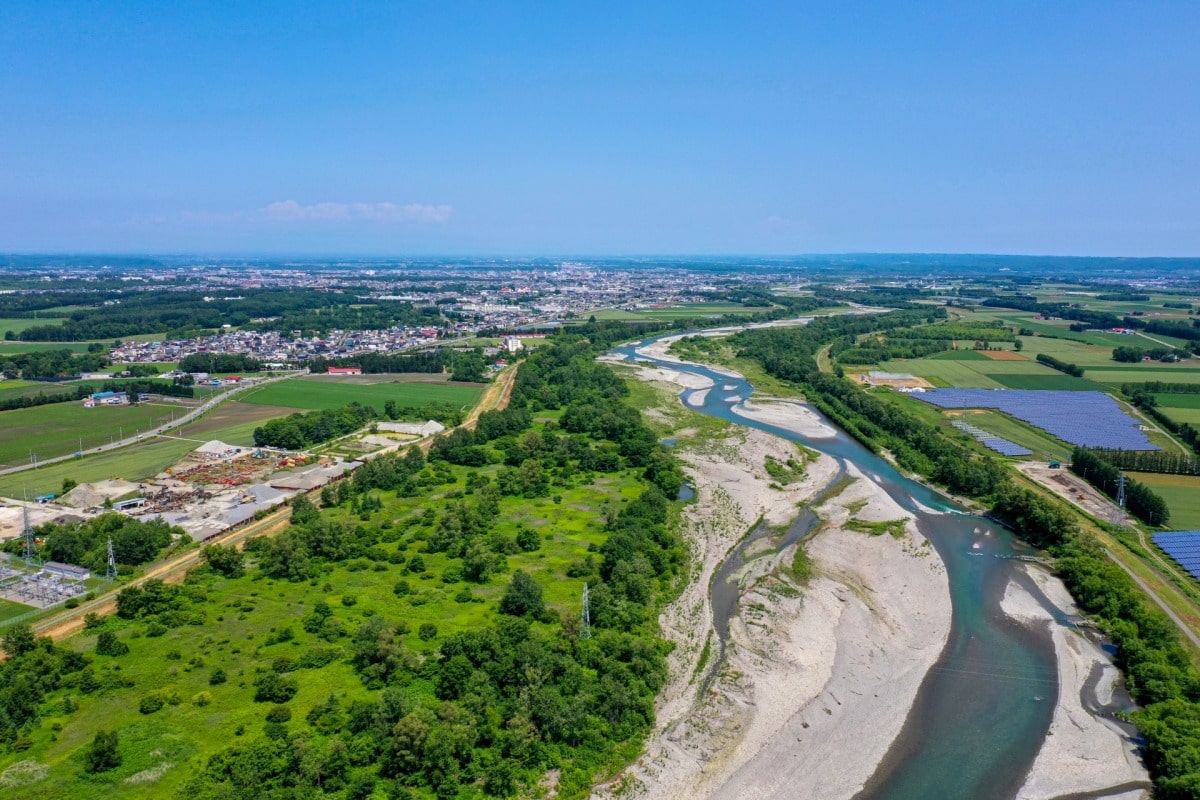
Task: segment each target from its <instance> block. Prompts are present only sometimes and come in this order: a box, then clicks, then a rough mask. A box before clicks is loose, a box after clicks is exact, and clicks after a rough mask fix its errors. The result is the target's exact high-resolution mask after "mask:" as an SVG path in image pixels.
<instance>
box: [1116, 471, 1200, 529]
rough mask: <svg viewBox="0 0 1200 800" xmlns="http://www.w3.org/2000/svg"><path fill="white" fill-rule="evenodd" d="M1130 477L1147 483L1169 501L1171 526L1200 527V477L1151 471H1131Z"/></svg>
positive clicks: (1180, 527) (1177, 527)
mask: <svg viewBox="0 0 1200 800" xmlns="http://www.w3.org/2000/svg"><path fill="white" fill-rule="evenodd" d="M1128 474H1129V477H1131V478H1133V479H1134V480H1136V481H1139V482H1141V483H1144V484H1146V485H1147V486H1149V487H1150V488H1151V489H1153V490H1154V491H1155V492H1157V493H1158V494H1159V495H1161V496H1162V499H1163V500H1166V501H1167V508H1169V509H1170V510H1171V519H1170V522H1169V524H1168V527H1169V528H1172V529H1174V530H1197V529H1200V477H1196V476H1191V475H1159V474H1157V473H1151V472H1130V473H1128Z"/></svg>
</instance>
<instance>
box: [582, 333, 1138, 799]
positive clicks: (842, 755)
mask: <svg viewBox="0 0 1200 800" xmlns="http://www.w3.org/2000/svg"><path fill="white" fill-rule="evenodd" d="M671 341H672V339H671V338H668V339H663V340H659V341H656V342H653V343H651V344H649V345H648V346H647V347H645V348H642V349H639V350H638V351H637V352H638V354H639V355H644V356H647V357H653V358H659V359H661V358H663V356H666V359H665V360H668V361H676V362H678V361H679V359H677V358H675V357H673V356H670V355H669V354H668V353H667V348H668V347H669V346H670V343H671ZM630 371H631V372H632V373H633V374H634V375H635V376H636V377H637V378H638V379H640V380H643V381H646V382H648V383H649V384H650V385H651V386H653V387H654V388H655V390H656V392H657V394H658V397H659V400H660V403H659V405H658V406H657V407H656V408H652V409H650V410H649V411H648V412H647V414H648V417H650V418H651V419H654V420H657V421H658V422H659V423H660V424H665V425H668V426H670V425H674V426H676V427H679V428H682V430H676V431H675V432H674V435H675V436H676V437H678V439H677V441H678V444H677V447H676V455H677V457H678V458H679V459H680V460H681V461H682V462H683V463H684V464H685V471H686V473H687V474H688V477H689V479H690V480H691V481H692V483H693V485H694V488H695V492H696V500H695V502H694V503H693V504H692V505H691V506H689V508H688V509H687V511H686V512H685V514H684V529H683V532H684V535H685V537H686V538H687V539H688V541H689V544H690V545H691V548H692V559H693V561H692V567H691V581H690V582H689V584H688V586H687V588H686V589H685V591H684V594H683V595H682V596H681V597H680V598H678V599H677V600H676V601H675V602H674V603H672V604H671V605H670V606H669V607H668V608H667V610H666V611H665V612H664V613H663V615H662V617H661V619H660V622H661V624H662V626H663V629H664V631H665V633H666V635H667V637H668V638H669V639H670V640H671V641H673V642H674V643H675V644H676V645H677V647H676V650H675V651H674V652H673V653H672V654H671V656H670V658H669V662H668V664H669V667H670V671H671V678H670V680H669V682H668V684H667V687H666V688H665V690H664V691H663V693H662V694H661V695H660V697H659V702H658V706H659V709H658V721H657V725H656V728H655V732H654V734H653V736H652V738H651V740H650V742H649V744H648V747H647V749H646V752H645V755H644V756H643V757H642V758H641V759H639V760H638V761H637V762H636V763H635V764H634V765H633V766H632V767H631V768H630V769H629V770H627V771H626V772H625V773H623V774H622V775H621V776H620V777H618V778H617V779H615V780H614V781H612V782H611V783H610V784H608V785H607V786H605V787H602V789H601V790H600V791H599V792H598V796H600V797H617V796H622V797H628V796H637V797H646V798H694V797H706V798H742V797H764V798H766V797H777V798H789V800H790V799H791V798H808V797H811V798H822V799H823V800H828V799H831V798H852V797H854V796H855V795H856V794H857V793H858V792H859V791H860V790H861V789H862V788H863V786H864V784H865V783H866V782H867V781H868V779H869V778H870V777H871V776H872V774H873V773H874V772H875V770H876V768H877V767H878V766H879V764H880V763H881V761H882V760H883V758H884V756H885V754H886V753H887V752H888V750H889V747H890V746H891V745H892V743H893V741H894V740H895V739H896V737H897V735H898V734H899V733H900V731H901V728H902V727H903V726H904V723H905V720H906V719H907V717H908V715H909V711H910V709H911V708H912V705H913V700H914V698H915V697H916V695H917V691H918V689H919V687H920V685H921V682H922V680H923V679H924V677H925V675H926V673H927V672H928V671H929V669H930V668H931V667H932V666H933V665H934V663H935V662H936V661H937V659H938V657H939V655H940V653H941V650H942V646H943V645H944V643H945V641H946V638H947V635H948V633H949V630H950V620H951V601H950V595H949V589H948V584H947V580H946V575H945V567H944V565H943V563H942V561H941V559H940V558H939V556H938V555H937V553H936V551H935V550H934V548H933V547H931V546H929V542H928V541H926V540H925V539H924V537H923V536H922V535H921V533H920V531H919V530H918V529H917V527H916V525H915V524H914V522H913V518H912V515H911V514H909V513H907V512H906V511H905V510H904V509H902V508H901V507H900V506H898V505H897V504H896V503H895V502H894V501H893V500H892V499H891V498H890V497H889V496H888V495H887V494H886V493H885V492H884V491H883V489H882V488H881V487H880V486H878V485H877V484H876V483H875V482H874V481H872V480H870V479H868V478H866V477H864V476H863V475H862V474H861V473H860V472H859V471H858V470H857V469H856V468H855V467H854V465H852V464H851V465H847V470H846V474H845V475H843V476H841V477H840V478H838V479H837V480H836V481H835V482H834V485H832V486H830V482H831V481H834V479H835V476H837V474H838V466H837V463H836V461H835V460H834V459H833V458H831V457H830V456H827V455H823V454H812V457H811V460H810V461H808V463H807V465H806V469H805V472H804V474H803V476H799V475H797V476H796V480H794V481H792V482H788V483H784V482H783V481H781V480H780V479H779V477H778V475H779V473H778V470H770V471H769V465H770V464H772V463H774V464H776V465H777V464H780V463H787V462H788V460H789V459H794V458H795V457H796V455H797V452H798V451H799V450H800V448H798V447H797V446H796V445H795V444H794V443H792V442H790V441H787V440H785V439H782V438H780V437H776V436H773V435H771V434H768V433H766V432H763V431H760V430H757V429H754V428H746V427H743V426H736V427H735V426H728V427H726V428H725V429H724V430H722V431H720V432H717V433H713V432H709V433H707V434H706V435H703V436H692V437H689V434H694V433H695V429H694V428H692V429H690V430H689V429H688V427H687V426H688V425H689V423H690V422H692V421H693V420H694V416H691V415H693V414H694V412H691V411H690V409H688V408H687V406H684V405H683V404H682V403H680V400H679V399H678V397H677V395H678V393H679V392H680V390H681V389H691V390H695V391H696V393H699V392H703V391H706V390H709V391H717V390H718V389H715V388H714V387H713V386H712V382H711V381H709V380H708V379H706V378H704V377H703V376H700V375H697V374H695V373H690V372H687V371H686V370H685V369H684V368H682V366H681V368H680V369H679V370H673V369H666V368H661V367H657V366H651V365H649V364H646V363H639V364H634V365H632V368H631V370H630ZM739 377H740V376H739ZM694 396H695V395H693V397H694ZM702 402H703V401H702V400H700V401H696V402H694V403H689V404H688V405H695V406H698V405H700V404H701V403H702ZM681 412H682V413H681ZM734 412H735V413H736V414H738V415H740V416H744V417H747V418H751V419H757V420H759V421H762V422H766V423H769V424H771V425H774V426H777V427H780V428H783V429H786V430H789V431H792V432H793V433H796V434H798V435H800V436H802V437H804V438H805V439H811V440H819V439H821V438H828V437H830V436H833V435H835V433H836V432H835V431H834V430H833V429H832V428H830V427H829V426H828V425H826V424H825V423H824V422H823V421H822V420H821V419H820V418H818V417H817V415H816V414H814V413H813V412H812V411H811V410H810V409H809V408H808V407H806V406H804V405H801V404H798V403H796V402H787V401H763V400H761V399H760V400H757V401H756V402H754V403H748V402H746V403H739V404H737V405H736V406H735V407H734ZM809 452H810V453H811V451H809ZM772 472H774V473H775V474H772ZM822 490H824V491H822ZM814 499H815V502H817V503H818V505H817V507H816V509H815V511H816V513H817V516H818V519H819V520H820V527H819V529H818V530H817V531H816V532H815V533H814V534H813V535H812V536H810V537H809V538H808V539H807V540H806V541H805V542H801V543H797V544H794V545H791V546H789V547H787V548H784V549H783V550H779V551H777V550H776V548H774V547H772V546H771V544H770V543H769V542H764V543H763V546H762V547H754V548H752V552H750V553H748V554H747V558H746V561H747V563H746V565H745V566H744V567H743V568H742V570H741V571H740V572H739V574H738V575H737V580H738V582H739V585H740V591H741V596H740V600H739V603H738V606H737V610H736V613H735V615H734V616H733V618H732V619H731V620H730V622H729V637H728V644H727V649H726V651H725V653H724V659H725V661H724V663H722V664H720V668H719V671H718V672H717V673H716V674H715V675H714V676H713V677H712V681H711V683H709V682H707V681H706V676H707V675H708V673H709V672H710V671H711V669H712V667H713V660H714V659H716V658H719V657H720V655H721V654H720V653H719V650H720V643H719V642H718V640H717V637H716V635H715V632H714V630H713V611H712V605H711V593H710V584H711V582H712V579H713V576H714V575H715V574H716V572H717V570H718V569H719V567H720V565H721V563H722V562H723V561H724V559H725V558H726V557H727V555H728V554H729V553H730V552H731V551H732V550H733V549H734V548H735V547H736V546H737V544H738V542H739V541H740V540H741V538H742V537H743V536H744V535H745V534H746V532H747V531H748V530H750V529H751V528H752V527H753V526H755V524H756V522H757V521H759V520H762V521H764V522H765V523H767V524H770V525H774V526H785V525H787V524H788V523H789V522H791V521H792V519H793V518H794V517H795V516H796V514H797V509H798V506H799V505H803V504H804V503H806V502H807V501H810V500H814ZM880 534H890V535H880ZM1029 572H1030V573H1031V574H1032V575H1033V577H1034V579H1035V581H1036V584H1037V586H1038V587H1039V588H1041V590H1042V592H1043V594H1044V595H1045V596H1046V597H1048V598H1050V600H1052V601H1053V602H1054V603H1055V604H1057V605H1058V606H1059V608H1060V609H1061V610H1062V612H1063V613H1064V614H1065V613H1073V612H1074V611H1075V609H1074V606H1073V604H1072V603H1071V602H1070V596H1069V594H1068V593H1067V592H1066V590H1065V588H1064V587H1063V585H1062V583H1061V582H1060V581H1058V580H1057V579H1056V578H1054V577H1052V576H1051V575H1049V573H1047V572H1046V571H1045V570H1044V569H1042V568H1041V567H1039V566H1035V565H1030V566H1029ZM1003 608H1004V611H1005V612H1006V613H1008V614H1009V615H1010V616H1012V617H1013V618H1014V619H1018V620H1021V621H1022V622H1024V623H1025V624H1029V625H1039V626H1045V625H1050V627H1051V629H1052V631H1053V637H1054V644H1055V654H1056V657H1057V660H1058V664H1059V669H1058V674H1059V682H1060V690H1059V701H1058V705H1057V706H1056V709H1055V713H1054V719H1053V723H1052V727H1051V731H1050V733H1052V734H1053V735H1051V736H1048V738H1047V740H1046V743H1045V744H1044V746H1043V747H1042V750H1041V752H1040V753H1039V755H1038V757H1037V759H1036V761H1035V763H1034V765H1033V768H1032V769H1031V771H1030V773H1029V775H1028V776H1027V778H1026V781H1025V784H1024V786H1023V787H1022V788H1021V790H1020V792H1019V793H1018V797H1021V798H1031V799H1033V798H1038V799H1039V800H1040V799H1041V798H1047V799H1048V798H1053V797H1058V796H1061V795H1066V794H1073V793H1082V792H1097V791H1104V790H1107V789H1110V788H1111V787H1118V786H1127V787H1128V789H1129V791H1128V792H1126V793H1124V794H1121V795H1119V796H1121V797H1128V798H1134V797H1140V796H1143V795H1144V794H1145V787H1148V786H1149V782H1148V777H1147V774H1146V771H1145V768H1144V767H1143V766H1142V764H1141V763H1140V761H1139V759H1138V757H1137V755H1136V753H1135V752H1134V749H1133V747H1132V745H1131V744H1130V743H1129V742H1128V741H1127V738H1128V737H1127V735H1126V733H1125V732H1124V731H1122V730H1121V729H1120V728H1118V727H1117V726H1116V725H1115V724H1113V723H1112V722H1111V721H1109V720H1107V719H1106V718H1105V716H1104V714H1103V711H1102V709H1100V708H1097V707H1096V706H1097V703H1095V702H1088V698H1089V697H1090V698H1093V699H1098V700H1099V705H1103V703H1104V702H1105V701H1106V700H1107V699H1108V698H1110V697H1111V693H1112V690H1113V685H1114V682H1115V681H1116V680H1117V678H1118V677H1119V676H1118V673H1117V671H1116V669H1115V668H1114V667H1113V666H1112V664H1111V662H1110V661H1109V660H1108V658H1107V656H1106V654H1105V653H1104V652H1103V651H1102V650H1101V649H1100V648H1099V647H1097V646H1095V645H1094V644H1093V643H1091V642H1090V641H1088V640H1087V639H1085V638H1084V637H1082V636H1077V635H1075V634H1071V633H1067V632H1066V631H1065V630H1064V629H1063V628H1062V627H1061V626H1060V625H1058V624H1057V623H1055V622H1054V621H1053V620H1052V618H1051V615H1050V614H1049V613H1048V612H1047V611H1046V610H1045V609H1044V607H1043V606H1042V605H1039V603H1038V602H1037V601H1035V600H1034V599H1033V597H1032V596H1030V595H1029V593H1028V592H1027V591H1026V590H1024V589H1022V588H1021V587H1019V586H1016V585H1015V584H1013V585H1010V590H1009V592H1008V593H1007V594H1006V596H1005V602H1004V603H1003Z"/></svg>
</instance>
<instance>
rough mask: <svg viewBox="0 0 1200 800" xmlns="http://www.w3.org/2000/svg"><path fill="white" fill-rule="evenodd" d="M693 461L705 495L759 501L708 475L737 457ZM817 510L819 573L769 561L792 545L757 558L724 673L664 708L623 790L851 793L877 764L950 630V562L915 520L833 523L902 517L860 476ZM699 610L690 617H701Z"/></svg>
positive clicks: (659, 794)
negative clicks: (877, 529) (800, 578)
mask: <svg viewBox="0 0 1200 800" xmlns="http://www.w3.org/2000/svg"><path fill="white" fill-rule="evenodd" d="M752 433H753V434H755V435H754V437H753V438H754V439H757V437H758V436H760V435H761V434H757V432H752ZM767 438H768V439H774V437H767ZM775 441H779V440H775ZM693 466H694V467H702V468H701V469H693V470H692V472H693V473H695V474H697V476H703V477H697V478H696V480H697V490H698V492H699V493H700V496H701V497H703V496H704V495H705V494H711V493H713V492H714V489H715V490H716V496H717V497H718V498H720V497H721V496H722V495H721V494H720V493H721V492H723V491H725V490H727V495H726V496H727V497H728V498H729V500H730V501H732V502H734V503H736V504H737V506H738V507H739V509H740V508H741V507H742V505H743V504H745V505H746V506H747V507H748V508H753V507H754V503H755V501H756V500H758V499H759V498H760V497H761V495H760V494H754V493H750V492H745V493H744V491H743V488H742V487H743V484H744V483H745V480H744V478H743V479H742V480H740V481H739V480H734V478H735V476H734V475H731V474H728V472H726V473H725V474H711V473H710V469H713V470H715V469H724V470H732V469H735V465H726V466H724V467H720V466H719V465H718V464H695V465H693ZM851 469H853V468H851ZM851 509H853V511H851ZM775 510H776V513H777V514H778V516H779V517H783V518H787V517H789V516H791V515H792V514H793V513H794V510H793V509H785V508H779V507H776V509H775ZM743 513H744V512H743ZM819 513H820V515H821V517H822V518H823V519H825V520H827V523H826V525H825V527H824V528H823V529H822V530H821V532H820V533H818V534H817V535H816V536H815V537H814V538H813V539H812V540H811V542H810V543H809V544H808V550H809V553H810V555H811V556H812V558H813V561H814V562H815V565H816V575H815V576H814V577H813V578H812V579H811V580H810V581H809V582H808V584H807V585H806V586H805V587H803V589H802V592H801V593H799V594H798V593H797V592H796V591H795V589H794V588H791V589H789V586H791V584H790V583H789V582H788V579H785V578H782V577H780V575H779V573H778V572H777V571H776V570H775V569H774V567H775V565H777V564H778V563H779V562H780V561H781V560H783V561H786V560H787V559H790V548H789V551H788V552H786V553H784V554H783V558H782V559H781V558H780V557H779V556H765V557H763V558H762V559H760V560H759V561H757V562H752V563H753V565H754V566H753V568H752V569H750V571H751V572H753V573H755V574H756V575H757V578H756V580H755V582H754V584H753V585H752V586H750V587H748V588H747V590H746V594H745V595H744V596H743V599H742V603H741V606H740V608H741V611H740V613H739V615H738V616H737V617H735V619H734V620H733V621H732V624H731V637H732V641H731V643H730V647H729V657H728V662H727V663H726V665H725V667H724V669H723V670H722V673H721V676H720V678H719V679H718V681H717V683H716V685H715V686H714V687H713V690H712V691H711V692H710V693H709V694H708V695H707V696H706V697H704V698H702V702H700V703H698V704H695V705H694V706H693V705H692V704H691V703H690V702H689V700H690V698H687V697H685V698H682V701H681V702H676V703H675V704H674V705H673V706H669V707H664V708H663V711H664V712H666V711H668V708H670V709H671V710H675V709H678V708H679V707H680V706H682V707H684V708H685V709H687V713H686V714H685V715H684V716H682V717H678V718H677V717H675V716H673V715H669V714H667V713H663V714H662V716H661V717H660V729H659V731H658V732H657V733H656V735H655V736H654V737H653V739H652V741H651V742H650V745H649V749H648V752H647V755H646V756H645V757H644V758H642V759H641V760H640V761H639V762H638V763H637V764H635V765H634V766H633V767H632V768H631V770H629V773H630V774H629V777H627V778H626V780H625V783H624V785H625V786H626V787H627V791H630V796H638V797H652V798H681V799H682V798H689V800H690V799H691V798H700V797H721V798H750V797H753V798H781V800H782V799H783V798H787V800H792V799H793V798H822V800H825V799H826V798H850V797H852V796H853V795H854V794H855V793H856V792H857V791H858V790H859V788H861V786H862V785H863V784H864V782H865V781H866V780H867V779H868V778H869V777H870V776H871V774H872V773H873V772H874V770H875V768H876V766H877V765H878V763H879V762H880V760H882V758H883V756H884V754H885V753H886V752H887V750H888V748H889V746H890V745H891V742H892V740H893V739H894V738H895V737H896V735H897V734H898V733H899V731H900V729H901V727H902V726H903V724H904V721H905V718H906V717H907V715H908V711H909V709H910V708H911V705H912V702H913V699H914V698H915V696H916V693H917V689H918V688H919V686H920V683H921V681H922V679H923V678H924V676H925V673H926V672H927V670H928V669H929V667H930V666H931V665H932V664H933V662H934V661H935V660H936V659H937V657H938V655H939V654H940V652H941V649H942V646H943V645H944V643H945V640H946V636H947V635H948V633H949V629H950V599H949V592H948V587H947V581H946V576H945V570H944V567H943V565H942V563H941V560H940V559H939V558H938V557H937V555H936V553H935V552H934V551H933V549H932V548H931V547H928V546H926V544H925V541H924V539H923V537H921V536H920V534H919V533H917V531H916V530H915V527H914V526H913V525H912V524H911V523H910V524H909V525H908V526H907V530H906V533H905V535H904V536H903V538H901V539H896V538H893V537H891V536H887V535H883V536H869V535H866V534H861V533H855V532H851V531H848V530H845V529H843V528H842V527H841V526H842V525H843V524H844V523H845V522H846V521H847V520H848V519H849V518H850V517H851V516H854V517H855V518H857V519H860V520H864V521H884V520H895V519H900V518H904V517H908V515H907V514H905V513H904V511H903V510H902V509H901V508H900V507H899V506H897V505H896V504H895V503H894V502H893V501H892V500H891V499H890V498H889V497H888V496H887V495H886V494H885V493H884V492H883V491H882V490H881V489H880V488H879V487H878V486H877V485H876V484H874V483H873V482H871V481H868V480H864V479H862V478H861V476H859V477H858V479H857V480H855V481H854V483H852V484H851V485H850V486H849V487H848V488H846V489H845V490H844V491H843V492H842V493H841V494H839V495H838V496H837V497H835V498H833V499H832V500H830V501H829V502H827V503H826V504H824V505H823V506H822V507H821V508H820V509H819ZM734 516H735V517H740V516H741V515H740V514H739V515H734ZM718 560H719V559H718ZM703 585H704V584H701V586H703ZM695 591H696V590H695V589H694V588H693V589H690V590H689V592H691V593H692V595H693V600H692V602H693V603H696V599H695V596H694V594H695ZM699 605H701V606H702V605H703V604H699ZM698 613H700V609H697V610H695V611H694V612H693V624H705V625H707V624H708V623H707V620H699V619H695V617H694V615H695V614H698ZM668 633H669V634H671V635H674V634H675V633H677V631H670V630H668ZM693 690H694V689H693Z"/></svg>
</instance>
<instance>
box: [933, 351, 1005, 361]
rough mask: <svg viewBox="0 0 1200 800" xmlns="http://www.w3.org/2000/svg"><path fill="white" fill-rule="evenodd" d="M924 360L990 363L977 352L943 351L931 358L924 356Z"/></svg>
mask: <svg viewBox="0 0 1200 800" xmlns="http://www.w3.org/2000/svg"><path fill="white" fill-rule="evenodd" d="M926 359H931V360H934V361H990V360H991V359H989V358H988V357H987V356H985V355H984V354H983V353H981V352H979V351H978V350H945V351H943V352H941V353H935V354H934V355H931V356H926Z"/></svg>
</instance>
